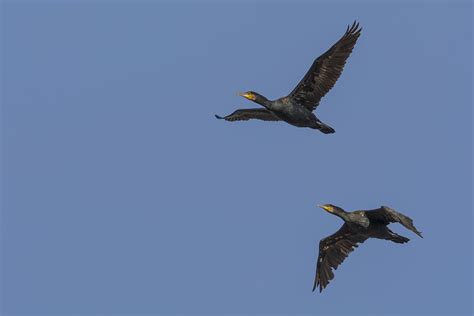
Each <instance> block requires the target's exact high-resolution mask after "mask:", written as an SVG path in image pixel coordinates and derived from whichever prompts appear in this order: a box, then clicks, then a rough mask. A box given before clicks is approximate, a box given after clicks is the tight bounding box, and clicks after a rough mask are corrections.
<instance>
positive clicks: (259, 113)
mask: <svg viewBox="0 0 474 316" xmlns="http://www.w3.org/2000/svg"><path fill="white" fill-rule="evenodd" d="M216 118H218V119H224V120H226V121H230V122H233V121H247V120H251V119H256V120H262V121H279V120H280V119H279V118H278V117H277V116H276V115H275V114H273V113H272V112H270V111H269V110H267V109H245V110H237V111H234V113H232V114H229V115H227V116H224V117H222V116H219V115H216Z"/></svg>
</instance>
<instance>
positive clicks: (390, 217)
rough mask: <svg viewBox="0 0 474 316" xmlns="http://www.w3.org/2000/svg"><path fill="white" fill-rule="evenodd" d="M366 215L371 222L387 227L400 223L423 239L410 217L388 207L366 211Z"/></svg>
mask: <svg viewBox="0 0 474 316" xmlns="http://www.w3.org/2000/svg"><path fill="white" fill-rule="evenodd" d="M365 214H367V217H368V218H369V220H370V221H371V222H379V223H382V224H385V225H388V224H390V223H400V224H402V225H403V226H405V228H406V229H409V230H411V231H412V232H414V233H415V234H417V235H418V236H420V237H421V238H423V236H421V232H420V231H418V230H417V229H416V227H415V226H414V225H413V220H412V219H411V218H410V217H408V216H406V215H403V214H402V213H399V212H397V211H395V210H394V209H392V208H390V207H388V206H382V207H380V208H378V209H375V210H370V211H365Z"/></svg>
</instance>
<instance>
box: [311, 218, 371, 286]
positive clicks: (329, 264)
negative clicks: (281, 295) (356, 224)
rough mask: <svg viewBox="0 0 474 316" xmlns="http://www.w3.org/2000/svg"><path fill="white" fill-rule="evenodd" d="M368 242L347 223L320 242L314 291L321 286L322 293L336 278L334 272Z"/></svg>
mask: <svg viewBox="0 0 474 316" xmlns="http://www.w3.org/2000/svg"><path fill="white" fill-rule="evenodd" d="M366 240H367V237H366V236H364V235H361V234H358V233H357V232H356V231H354V230H352V229H351V228H350V227H349V225H347V224H346V223H344V225H342V227H341V228H340V229H339V230H338V231H337V232H336V233H334V234H332V235H331V236H328V237H326V238H324V239H322V240H321V241H320V242H319V256H318V262H317V264H316V277H315V279H314V286H313V291H314V290H315V289H316V288H317V287H318V286H319V292H321V291H322V290H323V289H324V288H325V287H326V286H327V285H328V284H329V282H330V281H331V280H332V279H333V278H334V273H333V271H332V270H333V269H334V270H336V269H337V267H339V265H340V264H341V263H342V262H343V261H344V260H345V259H346V258H347V256H349V254H350V253H351V252H352V251H353V250H354V249H355V248H357V247H358V244H360V243H363V242H364V241H366Z"/></svg>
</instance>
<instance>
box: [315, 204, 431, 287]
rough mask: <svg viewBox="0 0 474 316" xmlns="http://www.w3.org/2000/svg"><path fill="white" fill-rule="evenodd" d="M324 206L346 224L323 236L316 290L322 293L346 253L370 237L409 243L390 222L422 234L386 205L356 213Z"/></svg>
mask: <svg viewBox="0 0 474 316" xmlns="http://www.w3.org/2000/svg"><path fill="white" fill-rule="evenodd" d="M321 207H322V208H323V209H324V210H326V211H328V212H329V213H331V214H334V215H336V216H339V217H340V218H342V219H343V220H344V224H343V225H342V227H341V228H340V229H339V230H338V231H337V232H336V233H334V234H332V235H331V236H328V237H326V238H324V239H322V240H321V241H320V243H319V255H318V260H317V264H316V276H315V279H314V286H313V291H314V290H315V289H316V288H317V287H319V291H320V292H321V291H322V290H323V289H324V288H325V287H326V286H327V285H328V284H329V282H330V281H331V280H332V279H333V278H334V273H333V270H335V269H337V267H338V266H339V265H340V264H341V263H342V262H343V261H344V260H345V259H346V258H347V256H348V255H349V254H350V253H351V252H352V251H353V250H354V249H355V248H357V247H358V245H359V244H361V243H363V242H364V241H366V240H367V239H368V238H378V239H386V240H390V241H393V242H395V243H401V244H403V243H406V242H408V241H409V239H408V238H406V237H403V236H400V235H398V234H396V233H394V232H392V231H391V230H390V229H389V228H388V227H387V225H388V224H390V223H400V224H402V225H403V226H405V228H407V229H409V230H411V231H412V232H414V233H415V234H417V235H418V236H420V237H422V236H421V232H419V231H418V230H417V229H416V228H415V226H414V225H413V221H412V219H411V218H409V217H408V216H406V215H403V214H401V213H399V212H397V211H395V210H393V209H391V208H390V207H387V206H382V207H380V208H378V209H374V210H366V211H354V212H346V211H344V210H343V209H342V208H340V207H337V206H334V205H331V204H327V205H323V206H321Z"/></svg>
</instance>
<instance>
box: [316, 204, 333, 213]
mask: <svg viewBox="0 0 474 316" xmlns="http://www.w3.org/2000/svg"><path fill="white" fill-rule="evenodd" d="M318 206H319V207H320V208H322V209H323V210H325V211H326V212H329V213H332V212H334V207H332V206H329V205H318Z"/></svg>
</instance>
